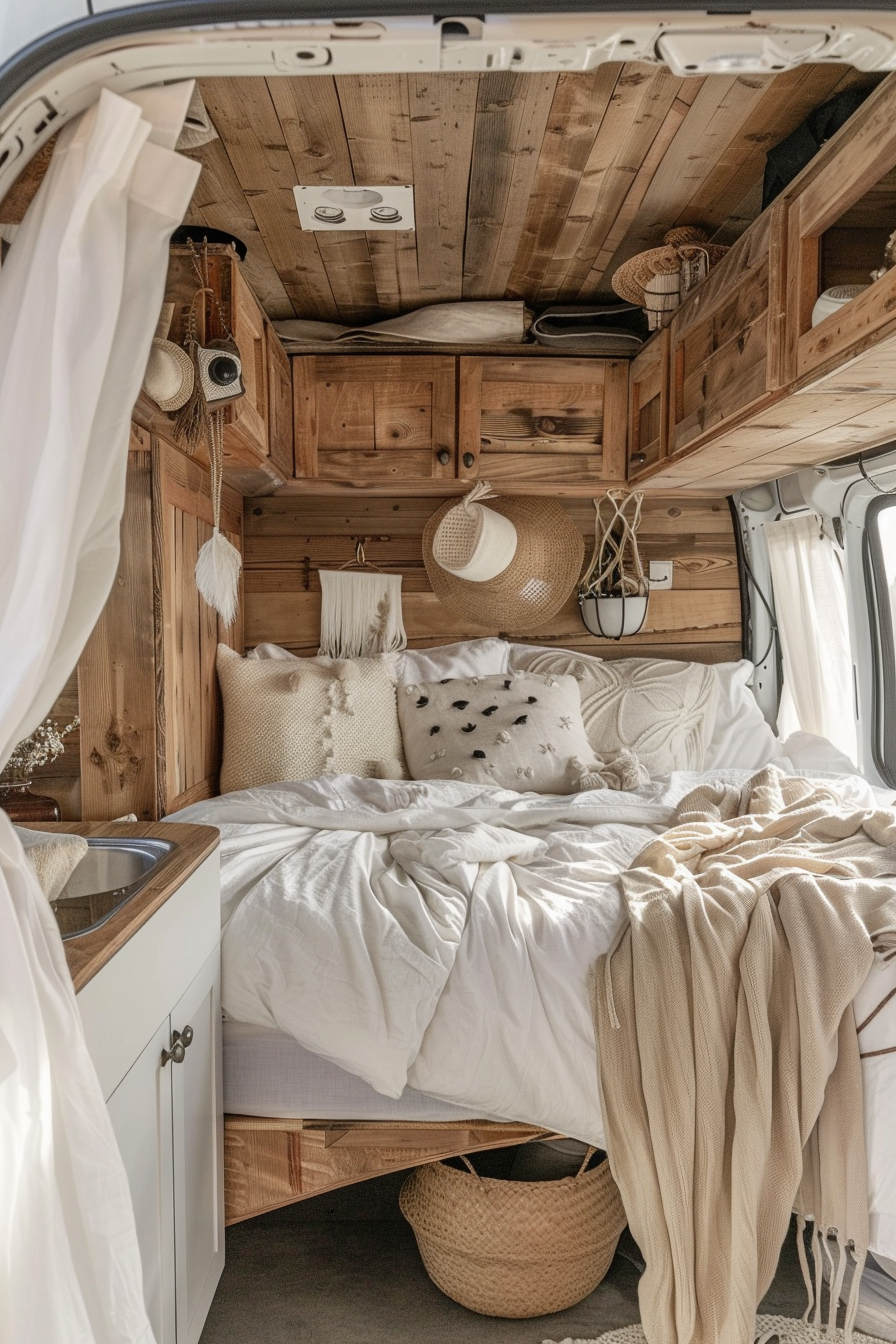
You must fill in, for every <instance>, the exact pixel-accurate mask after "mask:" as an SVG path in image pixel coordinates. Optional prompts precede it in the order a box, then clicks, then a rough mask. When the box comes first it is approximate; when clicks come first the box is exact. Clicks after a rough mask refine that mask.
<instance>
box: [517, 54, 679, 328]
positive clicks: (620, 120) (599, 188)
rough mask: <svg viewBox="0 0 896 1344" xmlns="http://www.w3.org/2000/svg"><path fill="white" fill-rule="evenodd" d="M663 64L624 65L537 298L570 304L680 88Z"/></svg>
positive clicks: (563, 222) (563, 220)
mask: <svg viewBox="0 0 896 1344" xmlns="http://www.w3.org/2000/svg"><path fill="white" fill-rule="evenodd" d="M685 82H686V81H684V80H680V79H676V78H675V76H674V75H672V74H671V73H670V72H669V70H667V69H666V68H665V66H663V67H661V68H659V69H657V70H650V69H648V68H646V67H644V66H624V67H623V68H622V70H621V71H620V73H619V76H618V78H617V80H616V85H615V88H614V90H613V95H612V97H611V98H610V102H609V105H608V106H607V108H606V110H605V112H604V115H603V119H602V121H601V125H600V130H599V132H598V134H597V136H596V137H595V139H594V143H593V144H592V146H591V152H590V154H589V156H588V159H587V162H586V163H585V167H584V169H583V171H582V174H581V177H580V178H579V181H578V183H577V184H576V187H575V191H574V193H573V196H572V199H571V201H570V202H569V208H568V210H567V212H566V215H565V218H563V219H562V220H561V221H560V231H559V234H558V236H557V240H556V243H555V245H554V251H553V256H552V257H551V258H550V260H549V261H548V262H547V264H546V265H545V267H544V272H543V275H542V277H541V283H540V284H539V286H538V293H537V296H536V302H537V303H538V304H539V305H541V304H549V303H555V302H559V303H572V302H574V301H575V299H576V297H577V296H578V293H579V289H580V288H581V286H582V284H583V282H584V281H585V278H586V276H587V275H588V272H589V270H590V269H591V265H592V263H593V261H594V258H595V256H596V255H597V253H598V251H599V250H600V248H601V246H602V245H603V243H604V241H605V240H606V237H607V234H608V233H609V231H610V228H611V227H612V225H613V222H614V221H615V220H616V218H617V216H618V214H619V211H620V210H621V208H622V206H623V203H624V202H625V200H626V197H627V196H628V193H629V190H630V189H631V187H632V177H633V174H635V173H636V172H637V167H638V165H640V164H643V163H644V161H645V158H646V156H647V154H648V152H649V151H650V149H651V146H652V145H653V143H654V141H655V140H656V138H657V136H658V135H659V134H660V132H661V130H662V127H663V124H664V122H665V119H666V117H667V116H668V114H669V112H670V110H671V108H672V105H673V103H674V101H675V98H676V95H677V93H678V91H679V90H680V89H681V87H682V85H683V84H684V83H685Z"/></svg>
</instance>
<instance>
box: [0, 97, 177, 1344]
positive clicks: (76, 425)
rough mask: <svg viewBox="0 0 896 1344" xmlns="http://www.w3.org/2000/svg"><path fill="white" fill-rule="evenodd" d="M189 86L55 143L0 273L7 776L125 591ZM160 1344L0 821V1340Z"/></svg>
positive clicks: (132, 1236) (69, 992) (92, 113)
mask: <svg viewBox="0 0 896 1344" xmlns="http://www.w3.org/2000/svg"><path fill="white" fill-rule="evenodd" d="M192 87H193V85H192V82H188V83H185V84H180V85H175V86H171V87H169V88H167V89H164V90H154V91H152V93H151V94H149V95H134V96H133V97H132V98H129V99H124V98H120V97H118V96H117V95H115V94H112V93H109V92H108V91H104V92H103V93H102V95H101V97H100V99H99V101H98V103H97V104H95V106H94V107H92V108H91V109H90V110H89V111H88V112H86V113H85V114H84V115H83V116H82V117H80V118H79V119H78V121H77V122H75V123H72V124H71V125H69V126H67V127H66V128H65V129H64V130H63V131H62V133H61V134H60V137H59V141H58V143H57V146H56V150H55V152H54V154H53V159H52V162H51V165H50V169H49V171H48V173H47V175H46V178H45V179H44V182H43V183H42V185H41V188H40V190H39V192H38V194H37V196H36V197H35V199H34V202H33V203H32V205H31V208H30V210H29V211H28V214H27V216H26V218H25V220H24V222H23V224H22V226H21V228H20V229H19V231H18V234H17V235H16V238H15V241H14V243H13V245H12V248H11V250H10V253H9V256H8V258H7V261H6V263H5V265H4V266H3V268H2V270H0V763H2V762H4V761H5V760H6V759H7V758H8V756H9V753H10V751H11V750H12V747H13V746H14V745H15V743H16V742H17V741H18V740H19V739H20V738H22V737H23V736H26V735H27V734H28V733H29V732H31V731H32V730H33V729H34V728H35V727H36V725H37V724H38V722H39V721H40V720H41V719H42V718H43V717H44V716H45V715H46V714H47V712H48V711H49V709H50V708H51V706H52V704H53V702H54V700H55V699H56V697H57V695H58V693H59V691H60V690H61V688H62V686H63V685H64V683H65V681H66V678H67V677H68V675H69V674H70V672H71V670H72V668H73V667H74V666H75V664H76V662H77V659H78V656H79V654H80V652H81V650H82V648H83V646H84V644H85V642H86V640H87V637H88V635H89V634H90V631H91V629H92V627H93V625H94V624H95V622H96V619H97V616H98V615H99V613H100V611H101V609H102V606H103V603H104V602H105V599H106V597H107V595H108V592H109V589H110V588H111V585H112V581H113V579H114V576H115V570H116V566H117V562H118V528H119V521H120V518H121V514H122V510H123V506H124V488H125V473H126V468H127V444H128V422H129V419H130V412H131V409H132V407H133V404H134V402H135V400H136V398H137V394H138V392H139V388H140V383H141V379H142V376H143V371H144V369H145V367H146V361H147V357H148V353H149V348H150V342H151V340H152V336H153V332H154V329H155V325H156V321H157V317H158V313H159V310H160V307H161V303H162V299H163V295H164V285H165V276H166V271H167V263H168V242H169V239H170V237H171V233H172V231H173V230H174V228H176V226H177V225H178V224H179V223H180V222H181V220H182V218H183V215H184V213H185V211H186V208H187V205H188V204H189V201H190V197H191V195H192V192H193V189H194V187H195V183H196V178H197V176H198V173H199V166H198V165H197V164H194V163H192V162H191V161H190V160H188V159H185V158H183V157H182V156H180V155H178V154H176V153H174V152H173V151H174V144H175V141H176V137H177V129H178V128H179V126H180V124H181V122H182V120H183V115H184V113H185V111H186V107H187V103H188V101H189V97H190V93H191V91H192ZM76 1341H77V1344H151V1341H152V1331H151V1329H150V1325H149V1322H148V1320H147V1317H146V1312H145V1309H144V1306H143V1293H142V1276H141V1271H140V1260H139V1253H138V1249H137V1240H136V1233H135V1228H134V1219H133V1212H132V1208H131V1201H130V1194H129V1191H128V1186H127V1180H126V1177H125V1174H124V1169H123V1167H122V1165H121V1159H120V1157H119V1155H118V1150H117V1147H116V1144H115V1139H114V1136H113V1133H112V1129H111V1126H110V1123H109V1118H108V1114H107V1112H106V1107H105V1105H104V1103H103V1099H102V1094H101V1092H100V1088H99V1083H98V1081H97V1078H96V1074H95V1072H94V1070H93V1066H92V1064H91V1062H90V1058H89V1056H88V1054H87V1050H86V1046H85V1042H84V1036H83V1032H82V1030H81V1024H80V1018H79V1016H78V1011H77V1006H76V1003H75V997H74V992H73V989H72V984H71V979H70V977H69V975H68V971H67V969H66V964H65V957H64V955H63V949H62V943H61V941H60V937H59V932H58V929H57V927H56V922H55V919H54V917H53V913H52V911H51V909H50V907H49V904H48V902H47V901H46V899H45V898H44V896H43V894H42V892H41V891H40V888H39V887H38V885H37V881H36V879H35V877H34V874H33V870H32V869H31V867H30V865H29V864H28V862H27V861H26V860H25V858H24V854H23V851H22V848H21V845H20V844H19V842H18V839H17V838H16V835H15V832H14V831H13V829H12V827H11V826H10V824H9V821H8V819H7V817H6V816H5V814H4V813H2V812H0V1344H75V1342H76Z"/></svg>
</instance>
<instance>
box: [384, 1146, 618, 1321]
mask: <svg viewBox="0 0 896 1344" xmlns="http://www.w3.org/2000/svg"><path fill="white" fill-rule="evenodd" d="M592 1151H593V1150H592ZM590 1156H591V1153H589V1154H588V1156H587V1157H586V1158H585V1162H584V1163H583V1164H582V1170H581V1171H580V1172H579V1174H578V1176H566V1177H564V1178H563V1179H562V1180H559V1181H501V1180H494V1179H493V1178H491V1177H488V1176H478V1175H477V1174H476V1172H475V1171H474V1169H473V1167H472V1166H471V1165H470V1163H469V1162H467V1159H466V1158H463V1159H462V1160H463V1161H464V1162H465V1163H466V1164H467V1166H468V1167H469V1170H468V1171H458V1170H457V1169H456V1168H454V1167H449V1166H446V1165H445V1164H444V1163H443V1162H432V1163H430V1164H428V1165H427V1166H425V1167H418V1169H417V1170H416V1171H415V1172H414V1173H413V1174H412V1175H411V1176H410V1177H409V1178H408V1180H407V1181H405V1183H404V1185H403V1186H402V1190H401V1197H400V1201H399V1202H400V1205H401V1211H402V1213H403V1214H404V1216H405V1218H407V1220H408V1222H409V1223H410V1224H411V1227H412V1228H413V1229H414V1235H415V1236H416V1238H417V1245H418V1247H419V1249H420V1255H421V1256H422V1258H423V1263H424V1265H425V1266H426V1270H427V1273H428V1274H429V1277H430V1278H431V1279H432V1281H433V1283H434V1284H435V1285H436V1286H437V1287H438V1288H441V1290H442V1292H443V1293H446V1294H447V1295H448V1297H452V1298H453V1299H454V1301H455V1302H460V1303H461V1305H462V1306H464V1307H469V1309H470V1310H471V1311H478V1312H480V1313H481V1315H483V1316H508V1317H516V1318H520V1317H526V1316H546V1315H548V1314H549V1313H550V1312H553V1311H563V1310H564V1309H565V1308H566V1307H571V1306H573V1305H574V1304H575V1303H576V1302H581V1300H582V1298H583V1297H587V1296H588V1294H589V1293H590V1292H592V1291H593V1289H595V1288H596V1287H597V1285H598V1284H599V1283H600V1281H601V1279H602V1278H603V1277H604V1275H605V1274H606V1272H607V1270H608V1269H609V1267H610V1262H611V1260H612V1259H613V1253H614V1251H615V1250H616V1243H617V1241H618V1240H619V1237H620V1234H621V1232H622V1229H623V1228H624V1227H625V1223H626V1218H625V1211H624V1209H623V1207H622V1200H621V1198H620V1195H619V1191H618V1190H617V1188H616V1182H615V1181H614V1180H613V1177H612V1176H611V1174H610V1164H609V1162H607V1161H606V1160H604V1161H603V1162H601V1164H600V1165H599V1166H597V1167H595V1168H594V1169H593V1170H592V1171H585V1170H584V1167H585V1165H586V1164H587V1162H588V1160H589V1158H590Z"/></svg>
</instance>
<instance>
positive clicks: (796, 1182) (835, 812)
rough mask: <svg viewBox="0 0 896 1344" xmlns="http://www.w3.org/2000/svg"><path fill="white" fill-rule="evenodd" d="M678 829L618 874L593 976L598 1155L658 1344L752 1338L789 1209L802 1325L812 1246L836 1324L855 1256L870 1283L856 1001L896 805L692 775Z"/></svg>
mask: <svg viewBox="0 0 896 1344" xmlns="http://www.w3.org/2000/svg"><path fill="white" fill-rule="evenodd" d="M676 822H677V824H676V826H675V827H674V829H672V830H670V831H668V832H667V833H666V834H665V835H663V836H662V837H661V838H659V839H657V840H655V841H653V842H652V843H651V844H649V845H648V846H647V848H646V849H645V850H643V851H642V853H641V854H640V855H639V856H638V858H637V859H636V860H635V863H634V865H633V867H632V868H631V869H630V870H629V871H628V872H627V873H626V874H624V875H623V878H622V883H623V888H624V895H625V900H626V903H627V907H628V914H629V919H628V921H627V923H626V924H625V926H624V927H623V928H622V930H621V931H620V934H619V936H618V937H617V939H616V941H615V943H614V945H613V946H612V947H611V948H610V950H609V951H608V952H607V953H606V954H605V955H604V956H602V957H601V958H600V959H599V960H598V962H597V963H596V966H595V968H594V972H593V975H592V1007H593V1011H594V1018H595V1030H596V1033H597V1040H598V1054H599V1059H600V1086H601V1097H602V1104H603V1108H604V1117H605V1124H606V1135H607V1148H608V1151H609V1155H610V1162H611V1167H612V1171H613V1174H614V1176H615V1178H616V1181H617V1183H618V1185H619V1188H620V1191H621V1194H622V1198H623V1201H624V1204H625V1208H626V1212H627V1214H628V1217H629V1222H630V1225H631V1229H632V1232H633V1234H634V1236H635V1238H636V1240H637V1242H638V1244H639V1246H640V1247H641V1250H642V1253H643V1255H644V1259H645V1261H646V1264H647V1268H646V1272H645V1274H644V1276H643V1278H642V1281H641V1286H640V1301H641V1318H642V1322H643V1326H644V1332H645V1335H646V1337H647V1340H648V1341H649V1344H745V1341H749V1340H752V1339H753V1336H754V1333H755V1317H756V1308H757V1306H758V1304H759V1302H760V1300H761V1298H762V1297H763V1295H764V1294H765V1292H766V1290H767V1288H768V1286H769V1284H770V1283H771V1280H772V1278H773V1276H774V1273H775V1269H776V1267H777V1263H778V1256H779V1252H780V1249H781V1246H782V1243H783V1241H784V1238H785V1236H786V1234H787V1229H788V1225H789V1221H790V1217H791V1213H792V1212H794V1211H795V1212H796V1213H797V1214H798V1218H799V1228H800V1237H799V1251H800V1260H801V1264H802V1266H803V1273H804V1277H805V1279H806V1284H807V1288H808V1289H809V1295H810V1306H809V1309H808V1310H807V1315H808V1313H809V1311H811V1310H812V1309H813V1304H814V1312H815V1317H814V1319H815V1321H816V1323H818V1322H819V1321H820V1318H821V1312H822V1308H821V1257H822V1256H823V1255H826V1256H827V1257H828V1260H829V1262H831V1261H833V1264H832V1269H833V1273H832V1276H831V1277H832V1283H831V1298H830V1300H831V1304H832V1305H831V1310H830V1315H831V1318H833V1317H834V1315H835V1313H836V1304H837V1299H838V1295H839V1291H840V1287H841V1286H842V1282H843V1275H844V1271H845V1268H846V1263H847V1256H848V1255H849V1254H852V1255H853V1256H854V1257H855V1259H856V1262H857V1264H856V1273H855V1275H854V1278H853V1284H854V1285H855V1284H858V1282H859V1279H860V1277H861V1268H862V1265H863V1263H864V1258H865V1254H866V1251H867V1247H868V1239H869V1231H868V1199H867V1178H866V1165H865V1140H864V1128H863V1105H862V1076H861V1070H860V1063H859V1047H858V1043H857V1039H856V1028H855V1021H854V1016H853V1008H852V1002H853V999H854V998H855V995H856V993H857V991H858V990H859V988H860V986H861V985H862V983H863V981H864V980H865V977H866V976H867V974H868V971H869V969H870V968H871V965H872V963H873V960H874V957H875V954H878V955H881V956H884V957H891V956H893V955H894V954H896V886H894V884H893V881H892V879H893V877H894V876H896V813H893V812H891V811H886V810H880V811H858V812H857V811H856V810H855V808H854V806H850V805H848V804H846V803H844V802H843V801H842V800H839V799H838V797H837V794H836V792H835V790H834V788H833V787H831V786H830V785H828V784H827V783H824V784H821V783H819V782H818V781H813V780H808V779H801V778H792V777H786V776H784V775H782V774H781V773H780V772H779V771H777V770H776V769H774V768H773V767H768V768H766V769H765V770H763V771H761V772H760V773H759V774H757V775H755V776H754V777H753V778H752V779H751V780H750V781H749V782H748V783H747V784H746V785H745V786H744V787H743V788H742V789H741V788H736V787H731V786H726V785H722V784H718V785H716V784H712V783H710V784H706V785H701V786H700V787H699V788H697V789H695V790H694V791H693V792H692V793H690V794H688V796H687V797H686V798H684V799H683V800H682V802H681V803H680V805H679V808H678V812H677V816H676ZM807 1222H811V1223H812V1224H813V1228H812V1232H813V1241H812V1247H813V1255H814V1259H815V1262H816V1263H815V1283H814V1284H813V1283H812V1282H811V1276H810V1273H809V1267H808V1262H807V1256H806V1252H805V1245H804V1237H803V1229H804V1228H805V1226H806V1223H807ZM834 1239H836V1245H835V1244H834ZM855 1296H856V1290H855V1288H854V1290H853V1293H852V1295H851V1299H854V1298H855ZM855 1309H856V1302H855V1301H854V1300H850V1303H849V1305H848V1308H847V1317H846V1323H845V1328H846V1335H847V1339H848V1338H849V1336H850V1332H851V1326H852V1320H853V1318H854V1315H855ZM831 1323H832V1322H829V1326H830V1324H831Z"/></svg>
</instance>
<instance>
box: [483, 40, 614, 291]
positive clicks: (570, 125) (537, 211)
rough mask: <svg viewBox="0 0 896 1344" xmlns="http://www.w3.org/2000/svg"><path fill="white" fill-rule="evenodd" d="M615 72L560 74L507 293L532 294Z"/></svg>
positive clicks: (540, 281) (579, 176) (582, 167)
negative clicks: (583, 74) (584, 74)
mask: <svg viewBox="0 0 896 1344" xmlns="http://www.w3.org/2000/svg"><path fill="white" fill-rule="evenodd" d="M619 78H620V66H618V65H617V64H607V65H602V66H599V67H598V68H597V69H596V70H595V71H593V72H591V73H590V74H589V75H587V76H585V77H584V78H583V77H581V76H580V75H578V74H575V75H573V74H561V75H560V77H559V79H558V81H557V87H556V90H555V92H554V97H553V100H552V102H551V112H550V116H549V117H548V122H547V126H546V127H545V133H544V137H543V139H542V142H541V152H540V154H539V156H538V162H537V164H536V167H535V177H534V181H533V184H532V192H531V195H530V197H529V204H528V208H527V210H526V212H525V221H524V223H523V229H522V234H521V236H520V241H519V245H518V247H517V250H516V256H515V258H514V262H513V268H512V270H511V272H510V276H509V279H508V282H507V291H506V292H507V294H508V296H509V297H511V298H517V297H520V298H525V297H527V296H529V295H532V294H538V292H539V290H540V289H541V286H542V284H543V280H544V275H545V271H546V269H547V267H548V266H549V264H550V262H551V259H552V258H553V256H554V252H555V248H556V246H557V243H558V241H559V238H560V234H561V233H562V230H563V224H564V222H565V220H566V217H567V215H568V213H569V209H570V206H571V204H572V201H573V199H574V197H575V194H576V188H577V186H578V185H579V182H580V181H581V179H582V174H583V173H584V171H585V168H586V167H587V164H588V159H589V155H590V154H591V151H592V149H593V148H594V144H595V141H596V140H597V138H598V135H599V133H600V129H601V125H602V123H603V120H604V116H605V114H606V112H607V109H608V107H609V106H610V101H611V99H612V97H613V93H614V90H615V88H616V83H617V80H618V79H619Z"/></svg>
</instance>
